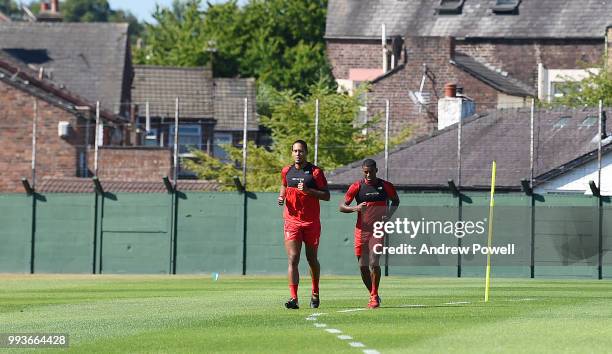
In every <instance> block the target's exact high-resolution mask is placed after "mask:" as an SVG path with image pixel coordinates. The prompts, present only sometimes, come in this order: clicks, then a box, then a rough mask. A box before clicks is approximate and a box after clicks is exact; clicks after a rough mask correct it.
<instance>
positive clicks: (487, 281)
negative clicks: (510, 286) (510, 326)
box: [484, 161, 496, 302]
mask: <svg viewBox="0 0 612 354" xmlns="http://www.w3.org/2000/svg"><path fill="white" fill-rule="evenodd" d="M495 170H496V165H495V161H493V166H492V168H491V201H490V203H489V236H488V240H487V247H488V248H487V250H488V251H489V252H487V272H486V275H485V298H484V301H485V302H488V301H489V286H490V285H491V243H492V240H493V207H494V206H495Z"/></svg>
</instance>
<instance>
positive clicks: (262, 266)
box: [246, 193, 326, 275]
mask: <svg viewBox="0 0 612 354" xmlns="http://www.w3.org/2000/svg"><path fill="white" fill-rule="evenodd" d="M277 198H278V193H257V194H255V195H254V197H253V198H249V200H248V204H247V230H248V234H247V259H246V262H247V267H246V268H247V274H286V273H287V254H286V252H285V247H284V237H283V208H282V207H280V206H278V203H277ZM322 234H323V237H322V240H321V244H324V243H325V242H326V240H325V238H326V236H325V235H326V231H325V228H322ZM301 258H302V261H300V273H301V274H302V275H305V274H307V272H306V271H305V270H306V269H307V268H306V267H305V265H304V264H305V263H306V256H305V255H304V252H303V251H302V257H301Z"/></svg>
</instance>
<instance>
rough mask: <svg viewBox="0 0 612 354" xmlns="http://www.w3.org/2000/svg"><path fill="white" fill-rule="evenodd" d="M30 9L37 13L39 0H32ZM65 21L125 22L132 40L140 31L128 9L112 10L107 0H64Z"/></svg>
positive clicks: (62, 8) (63, 12) (140, 26)
mask: <svg viewBox="0 0 612 354" xmlns="http://www.w3.org/2000/svg"><path fill="white" fill-rule="evenodd" d="M29 7H30V9H31V10H32V11H33V12H34V13H35V14H38V12H39V11H40V1H32V2H30V4H29ZM60 12H61V13H62V16H63V17H64V21H66V22H126V23H128V24H129V33H130V36H131V38H132V40H134V39H135V38H136V36H138V35H139V34H140V32H142V24H140V22H138V19H137V18H136V17H135V16H134V15H133V14H132V13H131V12H129V11H123V10H113V9H111V7H110V4H109V3H108V1H107V0H66V1H64V2H62V3H61V5H60Z"/></svg>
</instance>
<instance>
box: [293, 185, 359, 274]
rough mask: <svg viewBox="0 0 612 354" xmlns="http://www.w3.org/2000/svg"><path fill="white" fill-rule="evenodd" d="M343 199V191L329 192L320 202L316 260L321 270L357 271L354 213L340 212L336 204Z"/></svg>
mask: <svg viewBox="0 0 612 354" xmlns="http://www.w3.org/2000/svg"><path fill="white" fill-rule="evenodd" d="M343 200H344V193H341V192H332V194H331V198H330V201H329V202H321V244H320V245H319V262H320V263H321V272H322V274H359V266H358V264H357V258H356V257H355V246H354V245H355V223H356V221H357V214H355V213H350V214H346V213H341V212H340V210H339V205H340V202H341V201H343ZM353 203H354V202H353ZM304 259H305V257H304ZM285 260H286V257H285Z"/></svg>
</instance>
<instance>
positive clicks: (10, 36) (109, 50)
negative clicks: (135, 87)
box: [0, 22, 129, 113]
mask: <svg viewBox="0 0 612 354" xmlns="http://www.w3.org/2000/svg"><path fill="white" fill-rule="evenodd" d="M127 30H128V25H127V24H125V23H63V22H54V23H51V22H39V23H31V22H0V48H1V49H2V50H3V51H4V52H5V53H7V54H9V55H11V56H13V57H14V58H16V59H18V60H20V61H22V62H24V63H27V64H31V65H30V66H33V67H39V66H43V67H44V68H45V70H46V72H47V74H49V75H50V78H51V79H52V80H53V81H55V82H57V83H60V84H63V85H65V86H66V88H68V89H69V90H70V91H73V92H77V93H78V94H79V95H81V96H83V97H85V98H86V99H88V100H90V101H93V102H95V101H98V100H99V101H100V102H101V104H102V106H103V107H105V108H106V109H108V110H109V111H112V112H114V113H119V112H120V103H121V99H122V94H123V93H124V90H123V89H124V87H125V86H124V82H126V81H125V80H129V78H127V77H125V75H124V73H125V69H126V65H129V60H128V56H129V53H128V32H127Z"/></svg>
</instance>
